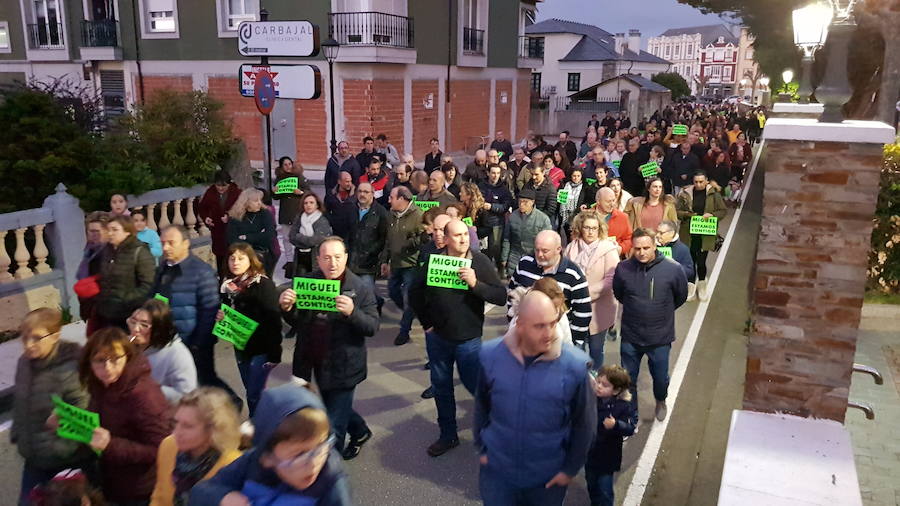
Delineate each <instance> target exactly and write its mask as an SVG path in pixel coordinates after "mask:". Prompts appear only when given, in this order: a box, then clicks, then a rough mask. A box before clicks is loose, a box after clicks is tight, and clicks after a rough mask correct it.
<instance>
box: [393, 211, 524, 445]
mask: <svg viewBox="0 0 900 506" xmlns="http://www.w3.org/2000/svg"><path fill="white" fill-rule="evenodd" d="M436 225H437V223H436ZM434 255H443V256H445V257H454V259H457V258H458V259H463V258H464V259H468V260H470V261H471V263H470V264H469V266H468V267H459V268H456V270H457V274H456V275H457V276H459V279H460V280H461V281H462V282H463V283H460V285H462V286H454V287H452V288H448V287H445V286H434V285H435V284H436V283H434V280H433V279H432V276H431V275H429V272H428V271H429V269H428V265H429V263H430V262H431V258H432V257H433V256H434ZM454 259H445V260H450V261H451V262H453V261H455V260H454ZM445 265H451V264H445ZM451 269H452V268H451ZM505 299H506V290H505V289H504V287H503V282H502V281H500V278H499V276H497V271H496V270H495V269H494V266H493V264H492V263H491V260H490V259H489V258H488V257H487V256H486V255H484V254H483V253H481V252H480V251H478V249H477V248H474V249H472V248H470V244H469V227H467V226H466V224H465V223H463V222H462V221H460V220H457V219H454V220H451V221H450V222H448V223H447V224H446V225H445V226H444V247H443V248H441V249H439V250H437V251H436V252H435V253H429V254H427V255H426V256H425V258H423V259H422V260H421V265H420V267H419V270H418V272H417V276H416V278H415V280H414V281H413V283H412V286H411V287H410V290H409V300H410V303H411V304H412V306H413V309H414V310H415V312H416V316H418V317H419V321H420V322H421V323H422V327H424V328H425V349H426V351H427V352H428V360H429V362H430V363H431V367H430V371H431V385H432V386H433V387H434V403H435V405H436V406H437V415H438V416H437V419H438V426H439V427H440V437H439V438H438V440H437V441H435V442H434V443H433V444H432V445H431V446H429V447H428V455H430V456H432V457H437V456H440V455H443V454H444V453H446V452H447V451H448V450H451V449H453V448H455V447H457V446H459V436H458V434H457V426H456V399H455V396H454V393H453V364H454V363H456V368H457V370H458V371H459V379H460V381H461V382H462V384H463V386H465V387H466V390H468V391H469V393H471V394H473V395H474V394H475V386H476V383H477V381H478V352H479V350H481V336H482V335H483V333H484V303H485V302H489V303H491V304H496V305H501V304H503V302H504V300H505Z"/></svg>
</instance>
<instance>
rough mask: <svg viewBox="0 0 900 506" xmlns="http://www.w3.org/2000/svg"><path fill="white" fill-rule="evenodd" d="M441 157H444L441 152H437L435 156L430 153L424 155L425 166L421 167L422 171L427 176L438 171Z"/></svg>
mask: <svg viewBox="0 0 900 506" xmlns="http://www.w3.org/2000/svg"><path fill="white" fill-rule="evenodd" d="M443 156H444V153H442V152H441V151H438V154H437V155H432V154H431V151H429V152H428V153H427V154H426V155H425V165H424V166H423V167H422V170H424V171H425V172H426V173H428V174H431V173H432V172H434V171H435V170H437V169H440V168H441V157H443ZM413 193H415V192H413Z"/></svg>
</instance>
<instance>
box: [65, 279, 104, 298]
mask: <svg viewBox="0 0 900 506" xmlns="http://www.w3.org/2000/svg"><path fill="white" fill-rule="evenodd" d="M72 290H73V291H74V292H75V295H77V296H78V297H79V298H81V299H90V298H92V297H96V296H97V295H98V294H99V293H100V275H99V274H94V275H93V276H88V277H86V278H84V279H79V280H78V281H76V282H75V285H74V286H73V287H72Z"/></svg>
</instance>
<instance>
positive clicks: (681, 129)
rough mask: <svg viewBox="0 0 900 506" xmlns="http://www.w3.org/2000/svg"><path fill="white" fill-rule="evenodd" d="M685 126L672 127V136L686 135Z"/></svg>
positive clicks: (686, 129) (686, 128)
mask: <svg viewBox="0 0 900 506" xmlns="http://www.w3.org/2000/svg"><path fill="white" fill-rule="evenodd" d="M687 134H688V127H687V125H672V135H687Z"/></svg>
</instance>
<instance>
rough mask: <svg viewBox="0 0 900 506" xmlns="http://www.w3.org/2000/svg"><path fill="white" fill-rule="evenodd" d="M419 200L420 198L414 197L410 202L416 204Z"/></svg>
mask: <svg viewBox="0 0 900 506" xmlns="http://www.w3.org/2000/svg"><path fill="white" fill-rule="evenodd" d="M417 200H419V197H418V196H416V195H413V199H412V200H411V201H410V202H415V201H417Z"/></svg>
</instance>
